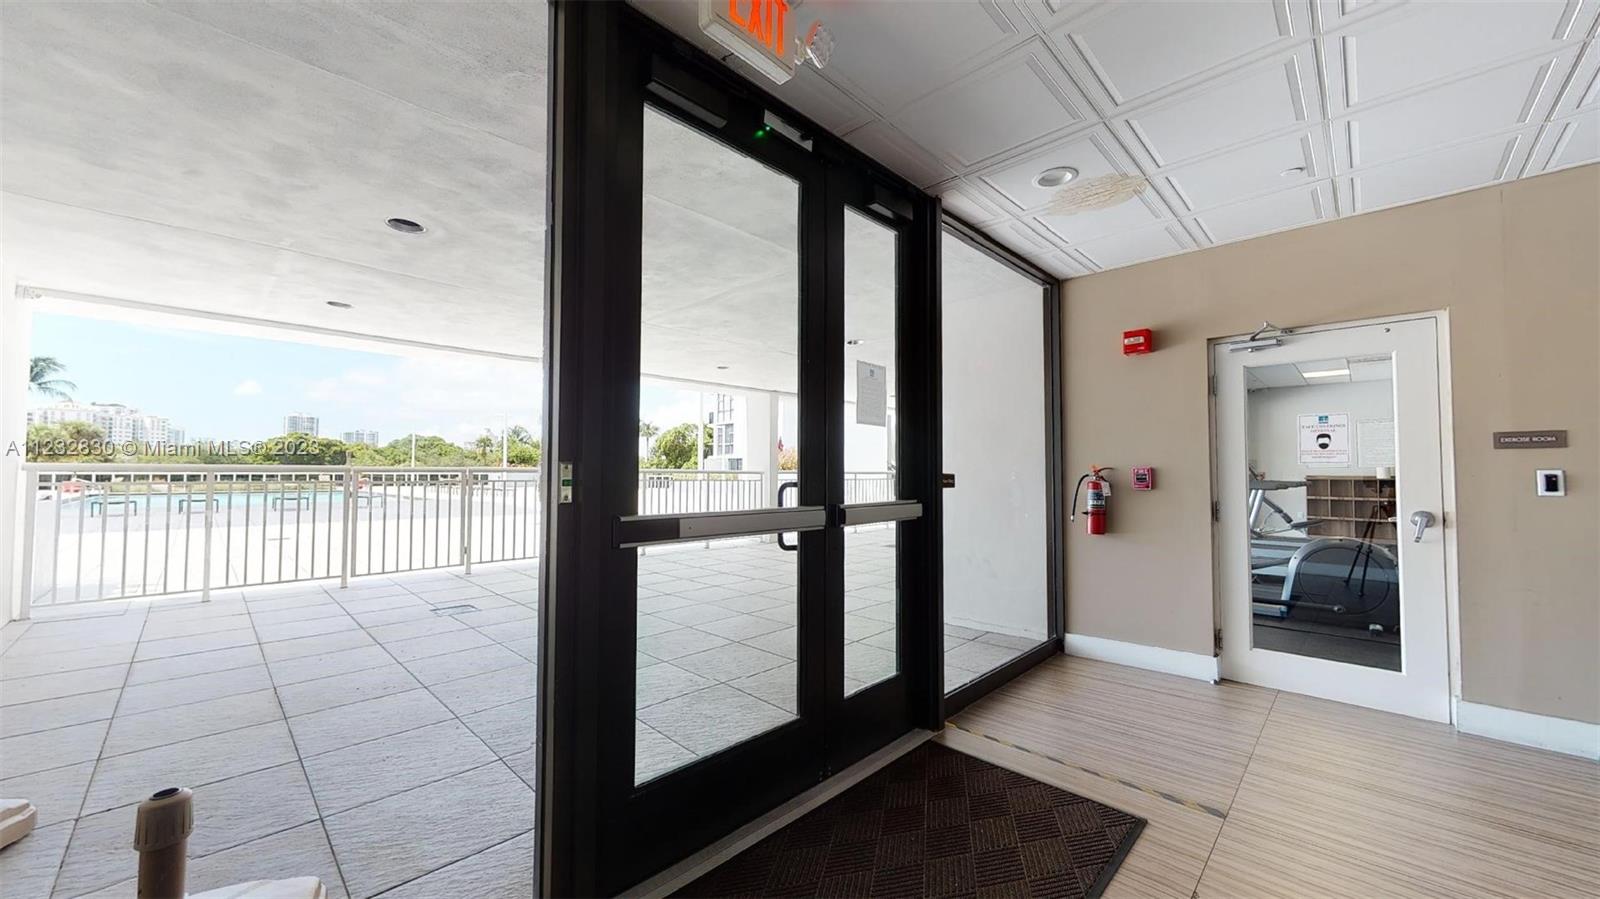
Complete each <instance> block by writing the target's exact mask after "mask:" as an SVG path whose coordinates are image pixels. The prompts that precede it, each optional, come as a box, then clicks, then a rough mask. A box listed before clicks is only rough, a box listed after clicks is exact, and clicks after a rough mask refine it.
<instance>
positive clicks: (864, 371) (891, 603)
mask: <svg viewBox="0 0 1600 899" xmlns="http://www.w3.org/2000/svg"><path fill="white" fill-rule="evenodd" d="M896 240H897V237H896V234H895V232H894V231H893V230H892V229H890V228H888V227H885V226H884V225H880V224H878V223H877V222H875V221H873V220H872V219H870V218H868V217H867V216H865V215H862V214H861V213H858V212H856V211H854V210H851V209H846V210H845V213H844V252H845V257H844V337H845V341H844V342H845V347H844V385H845V396H844V467H845V482H844V501H845V503H847V504H849V503H875V502H886V501H888V500H892V499H895V498H896V496H897V495H896V491H895V477H896V473H895V468H896V465H895V461H896V460H895V442H894V437H893V435H894V426H895V418H894V410H895V369H894V361H895V284H896V281H895V277H896V276H895V262H896V246H895V245H896ZM898 535H899V526H898V525H897V524H895V523H893V522H887V523H882V524H868V525H860V526H857V527H851V528H846V529H845V535H844V641H845V645H844V692H845V695H847V696H848V695H850V694H851V693H854V692H856V691H857V690H860V689H862V688H864V687H867V686H870V685H872V684H875V683H877V682H879V681H881V680H884V679H886V678H889V677H893V676H894V674H895V672H896V671H898V670H899V645H898V639H899V628H898V627H897V626H896V625H897V623H898V622H897V614H898V611H897V602H896V600H897V592H898V591H897V589H896V584H897V576H896V563H897V560H898V558H899V552H898V548H897V541H898Z"/></svg>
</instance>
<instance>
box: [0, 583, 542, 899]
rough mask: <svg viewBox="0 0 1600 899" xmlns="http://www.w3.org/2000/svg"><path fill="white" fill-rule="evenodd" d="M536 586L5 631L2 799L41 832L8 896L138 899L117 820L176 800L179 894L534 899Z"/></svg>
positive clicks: (118, 608) (136, 608) (185, 605)
mask: <svg viewBox="0 0 1600 899" xmlns="http://www.w3.org/2000/svg"><path fill="white" fill-rule="evenodd" d="M536 586H537V568H536V565H535V564H533V563H511V564H504V565H498V566H493V567H485V568H480V569H479V570H478V571H476V572H475V573H474V576H473V577H471V578H466V577H463V576H462V575H461V574H460V573H458V572H425V573H417V574H413V575H406V576H400V577H396V578H379V579H362V580H358V581H356V582H355V583H354V584H352V586H351V587H349V588H348V589H344V590H341V589H339V588H338V585H337V583H336V582H331V583H329V584H328V585H327V586H326V587H325V586H323V585H322V584H297V585H284V586H280V587H267V588H257V589H251V590H246V591H244V592H243V593H242V594H241V593H240V592H239V591H231V592H229V593H227V594H218V595H216V596H214V599H213V601H212V602H211V603H209V604H206V605H201V604H199V603H198V602H197V601H196V600H195V599H193V598H173V599H167V600H156V601H141V602H128V603H112V604H93V605H87V606H85V607H83V608H81V609H78V610H70V609H68V610H62V609H51V610H48V611H41V612H40V613H39V615H38V617H36V618H35V620H33V621H32V622H17V623H14V624H12V625H8V626H7V627H6V628H5V629H4V631H0V646H3V647H4V649H3V654H0V794H4V795H6V796H13V795H15V796H25V797H27V798H29V799H31V800H32V801H33V803H34V805H35V806H36V807H37V808H38V809H39V814H40V819H39V822H38V829H37V830H36V831H35V832H34V834H33V835H31V836H29V837H27V838H26V839H24V840H23V841H21V842H19V843H17V844H16V845H14V846H12V847H10V848H8V849H6V850H5V851H4V852H3V853H0V882H3V883H4V888H3V889H0V894H3V895H4V896H5V897H6V899H33V897H47V896H55V897H75V896H96V897H102V896H104V897H113V896H131V895H133V883H132V880H131V876H132V874H133V873H134V870H135V864H136V860H135V856H134V854H133V852H132V850H131V849H129V848H128V847H129V845H130V841H131V839H132V834H133V828H132V824H133V807H134V805H135V804H136V803H137V802H138V801H139V800H140V799H142V798H144V797H145V796H146V795H148V794H149V793H150V792H152V791H153V790H156V789H159V788H161V787H163V786H168V785H172V784H182V785H186V786H190V787H193V788H194V790H195V796H196V798H195V810H196V829H195V833H194V836H193V837H192V838H191V840H190V844H189V849H190V858H191V860H190V865H189V886H190V888H191V889H192V890H199V889H209V888H211V887H216V886H223V885H226V884H228V883H234V882H238V881H242V880H249V879H255V878H261V877H280V876H290V875H303V874H314V875H316V876H318V877H321V878H322V880H323V882H324V883H326V884H327V885H328V886H329V889H330V892H331V893H332V894H333V895H335V896H347V895H348V896H356V897H367V896H375V895H379V894H382V895H385V896H413V897H420V896H439V895H469V894H470V895H474V896H508V897H509V896H526V895H528V894H529V892H530V890H531V884H532V876H533V874H532V859H533V855H532V851H531V847H532V839H533V837H532V829H533V823H534V792H533V788H532V783H533V776H534V773H533V772H534V759H535V754H534V702H533V699H534V683H535V675H534V661H535V659H536V656H537V648H536V647H537V629H536V621H535V616H536V614H537V599H536V596H537V594H536V592H535V588H536ZM443 607H449V608H448V610H445V609H443ZM462 890H469V892H467V893H463V892H461V891H462Z"/></svg>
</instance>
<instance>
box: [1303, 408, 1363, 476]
mask: <svg viewBox="0 0 1600 899" xmlns="http://www.w3.org/2000/svg"><path fill="white" fill-rule="evenodd" d="M1296 425H1297V429H1298V431H1299V434H1298V435H1297V440H1296V445H1297V446H1299V448H1300V464H1301V465H1349V464H1350V416H1349V414H1347V413H1344V412H1323V413H1313V414H1311V415H1301V416H1299V417H1298V419H1297V421H1296Z"/></svg>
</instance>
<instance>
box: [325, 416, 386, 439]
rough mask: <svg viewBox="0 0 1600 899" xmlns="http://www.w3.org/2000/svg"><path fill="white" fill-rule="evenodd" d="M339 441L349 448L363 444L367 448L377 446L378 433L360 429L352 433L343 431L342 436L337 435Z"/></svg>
mask: <svg viewBox="0 0 1600 899" xmlns="http://www.w3.org/2000/svg"><path fill="white" fill-rule="evenodd" d="M313 420H314V419H313ZM339 439H340V440H342V441H344V442H345V443H348V444H350V445H351V446H354V445H355V444H358V443H364V444H366V445H367V446H377V445H378V432H377V431H363V430H361V429H360V428H357V429H356V430H354V431H345V432H344V433H343V434H341V435H339Z"/></svg>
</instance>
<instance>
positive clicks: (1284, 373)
mask: <svg viewBox="0 0 1600 899" xmlns="http://www.w3.org/2000/svg"><path fill="white" fill-rule="evenodd" d="M1307 372H1311V373H1313V375H1312V377H1309V378H1308V377H1306V373H1307ZM1392 380H1394V362H1393V360H1391V359H1390V358H1389V357H1388V356H1363V357H1361V358H1359V359H1324V360H1322V361H1320V362H1283V363H1278V364H1275V365H1252V366H1247V367H1246V368H1245V370H1244V381H1245V389H1246V390H1267V389H1271V388H1277V387H1318V386H1321V385H1324V384H1351V383H1358V382H1363V381H1392Z"/></svg>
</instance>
